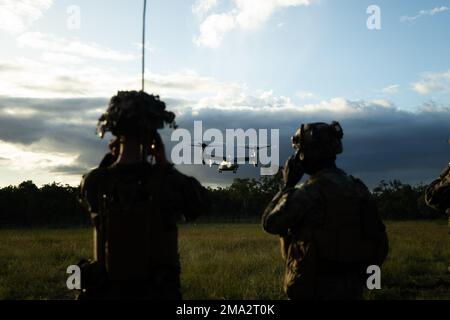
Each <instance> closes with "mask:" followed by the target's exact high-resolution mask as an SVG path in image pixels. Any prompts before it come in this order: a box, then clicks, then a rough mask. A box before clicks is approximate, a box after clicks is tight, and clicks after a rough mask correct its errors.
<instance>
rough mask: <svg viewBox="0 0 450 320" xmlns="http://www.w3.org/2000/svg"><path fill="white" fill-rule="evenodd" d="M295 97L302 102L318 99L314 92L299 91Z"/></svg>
mask: <svg viewBox="0 0 450 320" xmlns="http://www.w3.org/2000/svg"><path fill="white" fill-rule="evenodd" d="M295 95H296V96H297V97H298V98H300V99H302V100H305V99H315V98H317V96H316V95H315V94H314V93H313V92H309V91H302V90H301V91H298V92H297V93H296V94H295Z"/></svg>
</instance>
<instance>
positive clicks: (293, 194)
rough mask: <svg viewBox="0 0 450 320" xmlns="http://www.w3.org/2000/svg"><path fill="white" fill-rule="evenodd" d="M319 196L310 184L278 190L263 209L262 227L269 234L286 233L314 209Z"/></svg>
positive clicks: (283, 234)
mask: <svg viewBox="0 0 450 320" xmlns="http://www.w3.org/2000/svg"><path fill="white" fill-rule="evenodd" d="M319 198H320V195H319V194H318V193H317V192H315V190H314V187H313V186H312V185H304V186H302V187H301V188H300V189H295V188H291V189H287V190H284V191H280V192H279V193H278V194H277V195H276V196H275V198H273V200H272V201H271V202H270V203H269V205H268V206H267V208H266V210H265V211H264V214H263V217H262V225H263V229H264V230H265V231H266V232H268V233H271V234H278V235H281V236H285V235H287V234H288V231H289V229H292V228H294V227H296V226H298V225H299V224H301V223H302V221H303V220H304V218H305V216H307V215H308V214H310V213H312V212H313V211H314V208H315V204H317V203H318V201H320V200H319Z"/></svg>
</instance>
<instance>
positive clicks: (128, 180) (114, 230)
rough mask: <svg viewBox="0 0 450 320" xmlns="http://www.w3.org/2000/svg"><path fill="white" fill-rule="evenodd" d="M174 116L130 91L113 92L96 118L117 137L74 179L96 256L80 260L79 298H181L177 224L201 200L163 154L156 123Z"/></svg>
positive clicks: (196, 187) (201, 193)
mask: <svg viewBox="0 0 450 320" xmlns="http://www.w3.org/2000/svg"><path fill="white" fill-rule="evenodd" d="M174 119H175V115H174V114H173V113H171V112H167V111H166V110H165V104H164V102H162V101H160V100H159V97H157V96H153V95H148V94H147V93H144V92H136V91H130V92H119V93H118V94H117V96H114V97H113V98H112V99H111V102H110V105H109V108H108V110H107V111H106V113H105V114H103V115H102V117H101V118H100V120H99V124H98V132H99V134H100V135H101V136H102V137H103V135H104V133H105V132H106V131H110V132H111V133H112V134H113V135H114V136H115V137H117V139H116V140H112V141H111V142H110V149H111V153H110V154H109V155H107V156H105V158H104V159H103V161H102V163H101V165H100V166H99V167H98V168H97V169H95V170H93V171H91V172H90V173H88V174H87V175H85V176H84V177H83V180H82V183H81V198H82V201H83V203H84V204H85V205H86V206H87V208H88V210H89V212H90V213H91V217H92V221H93V224H94V226H95V233H94V247H95V250H94V257H95V261H94V262H90V263H84V264H81V267H82V278H83V277H84V279H82V283H83V284H84V287H85V288H87V290H85V291H84V292H83V293H82V294H81V295H80V297H79V298H80V299H83V298H85V299H90V298H92V299H117V298H144V299H147V298H148V299H181V293H180V262H179V255H178V239H177V238H178V234H177V232H178V231H177V225H176V223H177V221H178V219H179V218H180V217H181V216H182V215H183V216H184V217H185V218H186V220H193V219H195V218H196V217H197V215H198V214H200V213H202V211H204V210H205V208H206V203H207V202H206V201H205V195H206V193H205V189H204V188H203V187H202V186H201V185H200V184H199V182H198V181H197V180H195V179H194V178H190V177H187V176H184V175H183V174H181V173H179V172H178V171H177V170H176V169H174V168H173V165H171V164H170V163H169V162H168V161H167V159H166V156H165V151H164V145H163V143H162V141H161V137H160V135H159V134H158V133H157V129H161V128H163V127H164V125H165V124H169V125H171V126H172V127H175V122H174ZM149 157H150V158H151V160H150V162H149V161H148V158H149Z"/></svg>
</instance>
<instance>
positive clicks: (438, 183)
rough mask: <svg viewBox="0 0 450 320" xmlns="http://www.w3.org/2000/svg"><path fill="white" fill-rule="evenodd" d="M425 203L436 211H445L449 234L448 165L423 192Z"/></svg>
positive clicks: (449, 178)
mask: <svg viewBox="0 0 450 320" xmlns="http://www.w3.org/2000/svg"><path fill="white" fill-rule="evenodd" d="M425 201H426V203H427V204H428V205H429V206H430V207H432V208H434V209H436V210H442V211H445V210H447V216H448V227H449V233H450V163H449V164H448V166H447V168H446V169H445V170H444V171H443V172H442V174H441V176H440V177H439V178H438V179H436V180H435V181H433V182H432V183H431V184H430V186H429V187H428V188H427V190H426V192H425Z"/></svg>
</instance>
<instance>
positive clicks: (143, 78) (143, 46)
mask: <svg viewBox="0 0 450 320" xmlns="http://www.w3.org/2000/svg"><path fill="white" fill-rule="evenodd" d="M146 13H147V0H144V13H143V19H142V20H143V23H142V91H145V26H146V16H147V14H146Z"/></svg>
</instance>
